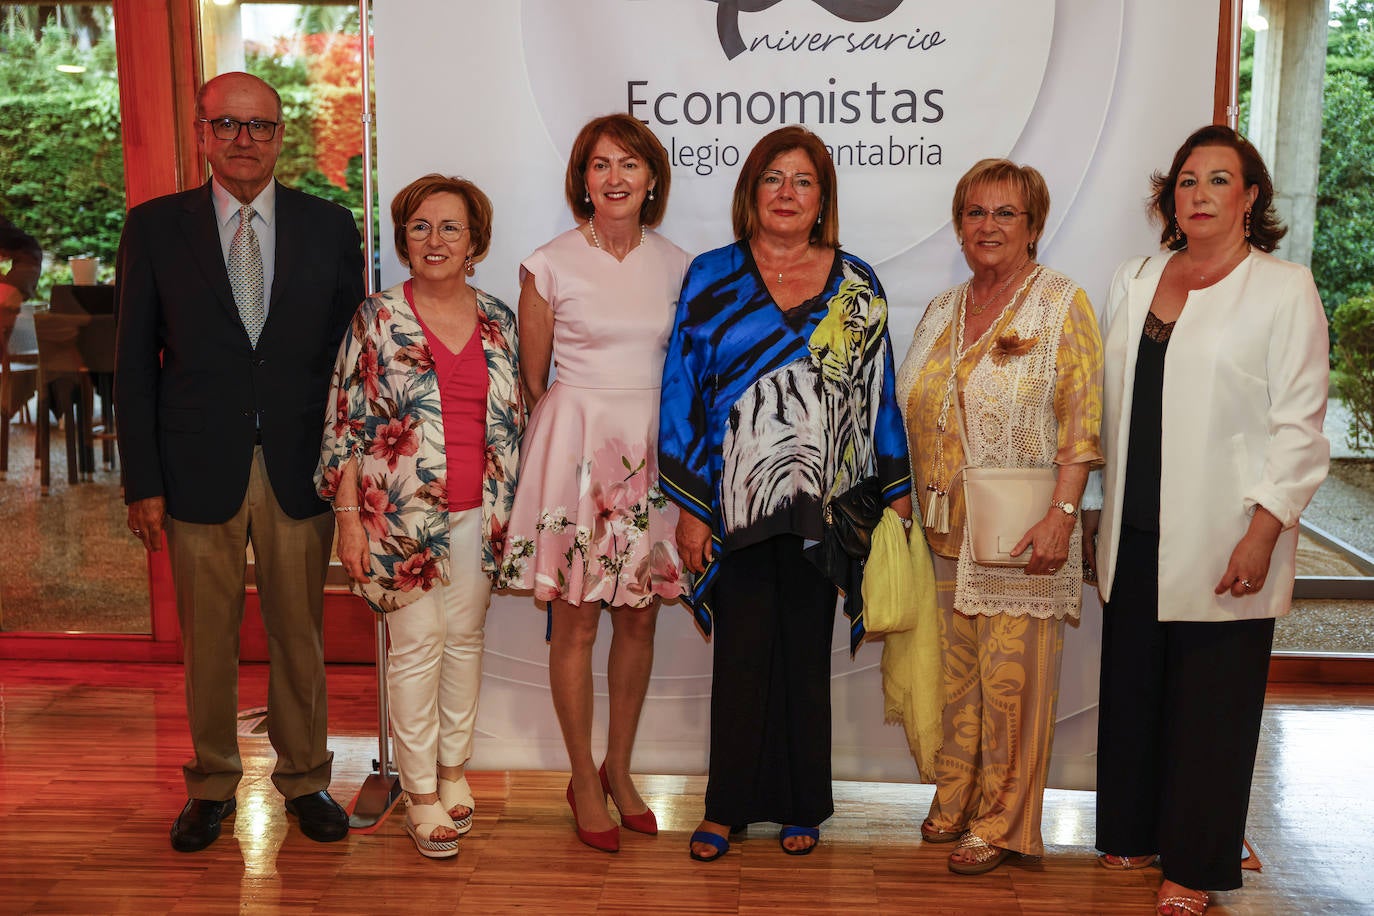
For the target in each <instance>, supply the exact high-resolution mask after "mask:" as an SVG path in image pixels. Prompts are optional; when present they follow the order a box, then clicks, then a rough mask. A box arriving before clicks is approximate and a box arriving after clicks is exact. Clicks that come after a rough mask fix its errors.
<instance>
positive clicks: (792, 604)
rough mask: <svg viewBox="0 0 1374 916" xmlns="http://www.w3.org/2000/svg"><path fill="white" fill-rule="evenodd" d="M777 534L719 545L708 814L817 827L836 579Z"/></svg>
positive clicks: (822, 813) (825, 803)
mask: <svg viewBox="0 0 1374 916" xmlns="http://www.w3.org/2000/svg"><path fill="white" fill-rule="evenodd" d="M801 548H802V540H801V538H799V537H796V536H793V535H779V536H777V537H772V538H769V539H768V540H766V541H763V542H762V543H759V544H754V545H752V546H749V547H745V548H742V549H739V550H735V551H732V552H730V553H728V554H725V555H724V556H722V557H721V559H720V572H719V574H718V578H717V580H716V584H715V587H714V589H713V590H712V596H711V597H712V601H711V605H712V609H713V611H714V614H713V616H714V636H713V637H712V641H713V642H714V645H715V655H714V664H713V668H712V678H711V762H710V766H711V771H710V776H709V778H708V780H707V783H706V819H707V820H710V821H714V822H716V823H718V824H728V825H731V826H743V825H745V824H750V823H754V822H757V821H772V822H774V823H778V824H792V825H796V826H801V827H815V826H817V825H819V824H820V823H821V822H822V821H824V820H825V819H826V818H828V817H829V816H830V815H831V814H833V813H834V811H835V802H834V797H833V796H832V794H831V787H830V643H831V638H832V636H831V634H832V631H833V629H834V624H835V599H836V596H837V592H836V589H835V586H834V585H832V584H830V582H829V581H828V580H827V579H826V578H825V577H824V576H822V575H821V574H820V572H819V571H818V570H817V569H816V568H815V567H814V566H812V565H811V563H810V562H808V561H807V560H806V558H805V557H803V556H802V552H801Z"/></svg>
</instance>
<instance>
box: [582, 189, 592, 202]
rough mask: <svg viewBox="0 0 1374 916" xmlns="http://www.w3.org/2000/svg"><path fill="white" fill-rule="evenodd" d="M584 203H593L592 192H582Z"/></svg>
mask: <svg viewBox="0 0 1374 916" xmlns="http://www.w3.org/2000/svg"><path fill="white" fill-rule="evenodd" d="M582 202H583V203H584V204H589V203H591V202H592V194H591V192H590V191H583V192H582Z"/></svg>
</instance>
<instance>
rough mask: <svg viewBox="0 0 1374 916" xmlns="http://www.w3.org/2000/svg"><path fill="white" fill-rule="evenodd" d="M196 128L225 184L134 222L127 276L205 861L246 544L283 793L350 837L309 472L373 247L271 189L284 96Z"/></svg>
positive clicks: (140, 408)
mask: <svg viewBox="0 0 1374 916" xmlns="http://www.w3.org/2000/svg"><path fill="white" fill-rule="evenodd" d="M196 115H197V123H196V130H197V138H198V145H199V147H200V149H201V151H202V152H203V153H204V154H205V155H206V157H208V159H209V161H210V165H211V169H212V171H213V173H214V178H213V179H212V180H211V181H210V182H208V183H207V184H205V185H204V186H202V187H200V188H196V189H195V190H192V191H185V192H182V193H180V194H170V195H167V196H166V197H160V198H157V199H155V200H151V201H148V202H147V203H144V204H142V205H140V206H137V207H135V208H133V209H132V210H130V211H129V214H128V218H127V221H126V222H125V225H124V234H123V237H122V238H121V240H120V245H119V261H118V265H117V269H116V279H115V287H116V298H117V300H118V303H119V321H118V328H119V330H118V345H117V346H118V361H117V368H116V371H115V409H116V411H117V416H118V418H119V450H120V454H121V455H122V456H123V460H124V470H125V478H126V484H125V499H126V501H127V502H128V504H129V530H130V531H132V532H133V534H134V536H135V537H138V538H139V539H141V540H142V541H143V543H144V545H145V546H146V547H147V549H148V550H158V549H160V547H161V544H162V532H163V528H164V526H165V528H166V531H167V541H168V546H169V548H170V550H171V560H172V573H173V578H174V580H175V583H176V597H177V614H178V618H179V620H180V623H181V632H182V644H183V650H184V658H185V666H186V705H187V714H188V717H189V719H190V726H191V740H192V744H193V746H194V749H195V757H194V758H193V759H192V760H191V761H190V762H188V763H187V764H186V765H185V767H184V773H185V777H186V788H187V794H188V795H189V796H190V799H189V801H187V803H186V806H185V807H184V808H183V809H182V811H181V814H180V815H179V816H178V817H177V819H176V821H175V822H174V823H173V825H172V832H171V835H172V846H173V847H174V848H176V849H178V850H180V851H183V852H193V851H195V850H198V849H203V848H205V847H206V846H208V845H209V844H210V843H212V842H214V840H215V839H216V838H217V837H218V836H219V834H220V821H221V820H222V819H223V818H225V817H228V816H229V815H230V814H232V813H233V811H234V807H235V803H234V791H235V789H236V787H237V786H238V782H239V779H240V777H241V776H242V764H241V762H240V759H239V753H238V740H237V729H236V726H237V714H238V646H239V625H240V623H241V621H242V617H243V601H244V571H245V565H246V558H245V549H246V546H247V544H248V543H249V542H250V541H251V543H252V545H253V555H254V561H255V564H256V581H257V586H258V597H259V600H260V603H261V607H262V618H263V624H264V626H265V628H266V630H267V636H268V648H269V654H270V661H271V674H270V679H269V686H268V701H267V702H268V718H267V723H268V735H269V737H270V738H271V741H272V746H273V748H275V749H276V752H277V763H276V767H275V770H274V771H273V774H272V781H273V783H274V784H275V785H276V786H277V789H278V790H279V791H280V792H281V793H282V795H283V796H285V797H286V799H287V802H286V810H287V811H288V812H289V813H291V814H293V815H295V816H296V817H297V818H298V820H299V822H300V827H301V831H302V832H303V833H305V835H306V836H308V837H310V838H311V839H313V840H317V841H320V842H328V841H331V840H339V839H342V838H343V837H344V836H345V835H346V834H347V832H348V821H347V818H346V816H345V814H344V812H343V810H342V809H341V808H340V807H339V806H338V805H337V804H336V803H335V802H334V800H333V799H332V798H330V797H329V793H328V791H327V787H328V785H329V776H330V765H331V763H332V761H333V755H332V754H331V753H330V752H329V750H328V748H327V747H326V734H327V731H326V729H327V721H326V711H325V680H324V655H323V649H322V645H321V636H320V622H321V616H322V611H323V604H324V594H323V590H324V577H325V570H326V568H327V566H328V562H329V551H330V542H331V539H332V537H333V532H334V519H333V516H332V514H331V513H330V512H329V507H328V505H326V504H325V503H323V502H321V501H320V500H319V499H318V498H317V497H316V495H315V488H314V482H313V479H312V478H313V474H314V470H315V465H316V462H317V461H318V460H319V455H320V434H321V430H322V429H323V423H324V416H325V406H324V404H325V397H326V393H327V390H328V387H329V375H330V371H331V368H332V366H333V363H334V357H335V354H336V352H337V350H338V345H339V341H340V340H341V339H342V337H343V333H344V330H345V328H346V327H347V324H348V321H349V319H350V317H351V316H352V314H353V311H354V310H355V309H356V308H357V305H358V303H359V302H360V301H361V299H362V296H363V260H362V254H361V251H360V247H359V246H360V241H359V237H358V231H357V228H356V227H355V226H354V223H353V218H352V216H351V215H350V214H349V213H348V212H347V211H346V210H344V209H343V208H341V207H338V206H336V205H334V204H331V203H328V202H326V201H323V200H320V199H319V198H317V197H312V196H310V195H308V194H302V193H300V192H298V191H293V190H291V189H290V188H287V187H283V186H282V185H280V184H278V183H277V182H276V181H275V179H274V178H273V171H274V169H275V167H276V161H277V156H278V154H279V153H280V152H281V145H282V131H283V129H284V127H283V125H282V123H281V99H280V97H279V96H278V95H277V93H276V91H275V90H273V89H272V87H270V86H268V85H267V84H266V83H264V82H263V81H262V80H259V79H258V78H256V77H253V76H249V75H248V74H246V73H227V74H224V75H221V76H218V77H215V78H214V79H212V80H211V81H210V82H208V83H206V84H205V85H204V86H203V87H202V89H201V91H200V94H199V95H198V96H197V99H196Z"/></svg>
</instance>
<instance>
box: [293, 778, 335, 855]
mask: <svg viewBox="0 0 1374 916" xmlns="http://www.w3.org/2000/svg"><path fill="white" fill-rule="evenodd" d="M286 813H287V814H294V815H296V817H297V818H298V819H299V820H300V822H301V833H303V834H305V835H306V836H308V837H310V839H312V840H314V841H315V842H316V843H332V842H334V841H335V840H342V839H343V838H344V837H346V836H348V815H347V814H344V809H342V808H340V807H339V803H338V802H336V801H334V799H332V798H330V797H329V793H328V792H326V791H324V790H323V789H321V790H320V791H318V792H311V793H310V794H309V795H298V796H296V797H295V798H293V799H291V800H290V801H288V802H287V803H286Z"/></svg>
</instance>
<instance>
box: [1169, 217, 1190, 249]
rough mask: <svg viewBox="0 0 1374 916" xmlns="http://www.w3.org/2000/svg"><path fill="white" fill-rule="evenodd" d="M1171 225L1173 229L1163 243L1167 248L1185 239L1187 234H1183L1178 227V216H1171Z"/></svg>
mask: <svg viewBox="0 0 1374 916" xmlns="http://www.w3.org/2000/svg"><path fill="white" fill-rule="evenodd" d="M1173 225H1174V231H1173V232H1171V233H1170V234H1169V240H1168V241H1167V242H1165V243H1164V244H1165V245H1166V246H1167V247H1169V248H1173V247H1174V246H1175V245H1177V244H1178V243H1179V242H1186V241H1187V236H1185V235H1184V234H1183V230H1182V229H1180V228H1178V217H1174V218H1173Z"/></svg>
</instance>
